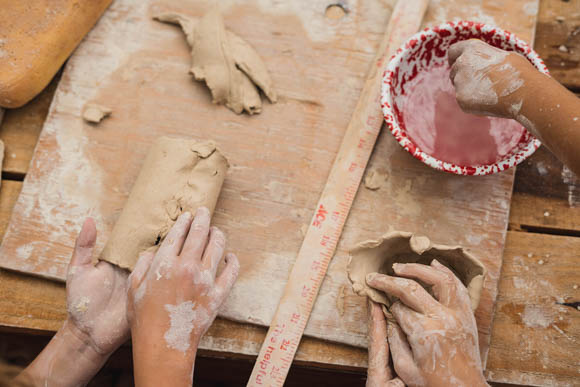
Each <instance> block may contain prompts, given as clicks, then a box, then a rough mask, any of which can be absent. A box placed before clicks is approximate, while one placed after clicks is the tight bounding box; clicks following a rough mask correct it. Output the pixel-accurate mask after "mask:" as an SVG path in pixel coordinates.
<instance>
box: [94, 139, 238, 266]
mask: <svg viewBox="0 0 580 387" xmlns="http://www.w3.org/2000/svg"><path fill="white" fill-rule="evenodd" d="M228 168H229V164H228V161H227V160H226V158H225V157H224V156H223V155H222V154H221V153H220V151H219V150H218V149H217V147H216V145H215V144H214V143H213V142H197V141H195V140H188V139H182V138H169V137H161V138H159V139H157V141H156V142H155V143H154V144H153V146H152V147H151V149H150V150H149V153H148V155H147V157H146V159H145V162H144V164H143V167H142V168H141V172H140V173H139V176H138V177H137V180H136V181H135V184H134V185H133V189H132V190H131V194H130V195H129V198H128V199H127V202H126V204H125V207H124V208H123V211H122V212H121V215H120V216H119V220H118V221H117V223H116V224H115V227H114V228H113V231H112V233H111V237H110V238H109V240H108V242H107V244H106V245H105V248H104V249H103V252H102V253H101V256H100V257H99V259H100V260H103V261H108V262H111V263H114V264H116V265H118V266H121V267H123V268H126V269H130V270H132V269H133V268H134V267H135V263H136V262H137V259H138V258H139V254H140V253H141V252H143V251H145V250H147V249H149V248H151V247H153V246H155V245H158V244H159V243H161V242H162V241H163V239H164V238H165V236H166V235H167V233H168V232H169V230H170V229H171V226H173V224H174V223H175V221H176V220H177V218H178V217H179V215H180V214H181V213H182V212H185V211H189V212H191V213H192V214H193V213H195V211H196V209H197V208H198V207H202V206H205V207H207V208H209V210H210V211H211V212H212V213H213V210H214V208H215V205H216V202H217V199H218V196H219V194H220V190H221V187H222V184H223V181H224V178H225V176H226V172H227V170H228Z"/></svg>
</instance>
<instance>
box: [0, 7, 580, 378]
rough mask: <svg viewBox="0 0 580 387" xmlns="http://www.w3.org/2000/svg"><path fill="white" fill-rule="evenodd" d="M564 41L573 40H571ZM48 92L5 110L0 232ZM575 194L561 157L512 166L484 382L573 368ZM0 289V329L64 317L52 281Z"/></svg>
mask: <svg viewBox="0 0 580 387" xmlns="http://www.w3.org/2000/svg"><path fill="white" fill-rule="evenodd" d="M579 6H580V4H579V3H578V2H571V4H570V3H563V2H560V1H551V2H545V3H543V4H542V8H541V13H540V24H539V26H538V27H539V28H540V27H543V26H544V24H545V25H548V26H551V27H552V24H553V23H560V22H557V21H556V20H555V19H554V17H555V16H558V13H560V12H561V13H562V14H564V15H566V16H567V17H570V15H572V14H573V12H570V10H574V9H576V10H577V9H578V7H579ZM558 7H570V8H568V9H566V8H564V9H563V10H560V9H559V8H558ZM574 7H576V8H574ZM554 14H555V15H554ZM545 15H549V16H545ZM576 20H578V19H576ZM550 23H552V24H550ZM563 23H564V24H566V23H572V24H571V25H570V26H568V27H567V28H569V30H570V31H572V30H573V29H574V25H575V24H574V23H573V22H570V21H564V22H563ZM577 24H578V22H577V21H576V25H577ZM545 28H547V27H545ZM539 31H542V29H540V30H539ZM564 38H566V36H564V37H563V39H564ZM542 39H546V38H545V37H543V35H542V34H540V33H539V34H538V39H537V40H536V42H538V41H541V40H542ZM568 44H569V45H571V46H573V44H576V45H577V47H578V44H577V40H576V41H575V42H572V43H568ZM537 49H538V51H539V52H540V54H541V55H542V56H544V57H548V56H549V57H551V56H553V55H562V53H561V51H559V50H558V47H551V46H548V45H547V47H542V46H540V45H537ZM566 74H568V73H566ZM51 95H52V93H51V92H50V91H48V92H46V93H43V95H42V96H40V97H39V98H37V99H36V100H35V101H34V102H33V103H31V104H30V105H28V106H26V107H24V108H22V109H19V110H15V111H10V112H8V114H7V117H6V121H5V123H4V124H3V126H2V129H1V132H0V137H1V138H2V139H3V140H4V141H5V142H6V145H7V152H6V163H5V166H4V177H5V179H6V178H9V179H8V180H4V181H3V186H2V190H1V191H0V218H1V219H2V234H3V232H4V229H5V227H6V224H7V222H8V218H9V216H10V213H11V210H12V207H13V205H14V202H15V201H16V197H17V195H18V193H19V191H20V189H21V185H22V183H21V182H20V181H17V180H21V179H22V178H23V176H24V175H25V174H26V172H27V170H28V169H27V168H28V163H29V161H30V158H31V156H32V149H33V148H34V146H35V144H36V140H37V138H38V133H39V125H40V123H42V121H43V120H44V115H45V114H46V108H47V102H48V101H50V97H51ZM265 108H268V106H266V107H265ZM577 198H580V192H578V191H577V188H576V180H575V178H574V177H572V176H571V175H569V174H568V173H567V172H566V171H565V170H564V171H562V166H561V164H559V163H558V162H556V161H555V160H554V159H553V157H551V156H550V155H549V154H548V153H547V152H546V151H543V150H540V151H539V152H538V153H537V154H536V155H535V156H534V157H533V158H532V159H531V160H530V162H528V163H526V164H525V165H523V166H522V167H520V168H519V169H518V173H517V176H516V185H515V192H514V197H513V203H512V209H511V217H510V229H511V230H512V231H509V232H508V238H507V245H506V251H505V254H504V266H503V273H504V274H503V275H502V277H501V282H500V288H499V296H498V305H497V310H496V314H495V324H494V328H493V335H492V344H491V351H490V354H489V358H488V359H489V360H488V367H487V369H488V377H489V378H490V379H491V380H495V381H505V382H513V383H518V382H519V383H531V384H547V383H551V382H554V383H560V384H562V385H570V384H573V381H574V380H575V378H577V377H578V376H579V375H578V361H577V360H576V359H577V358H578V356H577V353H578V350H577V348H576V347H577V345H575V344H576V342H577V339H578V337H580V334H579V332H578V326H579V325H578V322H579V321H578V320H579V317H578V315H579V314H580V313H579V312H578V311H576V310H575V309H573V308H572V307H568V306H563V305H559V304H557V303H556V302H565V303H570V302H574V301H578V299H579V294H578V290H577V287H576V289H575V288H574V286H575V285H577V283H575V282H574V281H575V280H576V278H577V277H578V269H576V266H577V265H574V262H575V259H577V257H576V255H575V251H577V249H578V247H580V243H579V242H578V239H576V238H574V237H573V236H577V235H580V217H579V216H578V211H576V209H575V206H576V204H577V203H576V201H577ZM547 234H560V235H547ZM577 245H578V246H577ZM538 276H541V278H542V280H541V281H539V280H538ZM0 294H1V295H2V297H1V299H0V323H1V324H2V325H3V326H5V327H12V328H20V329H24V330H34V331H54V330H56V329H57V328H58V327H59V325H60V324H61V322H62V319H63V318H64V287H63V286H62V285H60V284H57V283H54V282H51V281H46V280H42V279H39V278H34V277H28V276H22V275H19V274H14V273H9V272H5V271H3V272H0ZM560 317H561V318H562V319H560ZM264 333H265V330H264V329H263V328H259V327H256V326H252V325H245V324H238V323H233V322H230V321H226V320H218V321H217V323H216V324H214V326H213V327H212V329H210V332H209V333H208V335H207V337H206V340H205V341H204V344H203V347H204V348H211V349H214V352H212V353H215V352H218V353H219V355H220V356H223V355H230V356H240V355H254V354H255V353H256V352H257V350H258V348H259V345H260V341H261V339H262V338H263V336H264ZM206 352H207V351H206ZM210 354H211V353H210ZM575 354H576V355H575ZM297 360H298V362H299V363H306V364H309V365H313V364H318V365H319V366H324V367H332V366H339V367H340V368H341V369H360V368H361V367H364V366H365V362H366V353H365V351H364V350H361V349H356V348H352V347H348V346H345V345H337V344H330V343H326V342H323V341H320V340H315V339H309V338H306V339H305V340H304V341H303V343H302V344H301V346H300V349H299V351H298V355H297Z"/></svg>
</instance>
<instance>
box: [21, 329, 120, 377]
mask: <svg viewBox="0 0 580 387" xmlns="http://www.w3.org/2000/svg"><path fill="white" fill-rule="evenodd" d="M108 357H109V354H101V353H99V352H98V351H97V350H96V349H95V348H94V346H93V345H92V344H91V343H90V342H89V341H88V340H86V338H84V337H83V335H82V333H80V332H79V331H78V330H77V329H76V328H74V327H73V326H72V324H70V323H69V322H68V321H65V323H64V325H63V326H62V328H61V329H60V330H59V331H58V332H57V333H56V335H54V337H53V338H52V340H51V341H50V342H49V343H48V345H47V346H46V347H45V348H44V349H43V350H42V352H41V353H40V354H39V355H38V357H37V358H36V359H34V361H33V362H32V363H31V364H30V365H29V366H28V367H27V368H26V369H25V370H24V371H23V372H22V374H21V375H19V376H18V377H17V378H16V380H27V381H32V383H33V385H35V386H83V385H86V384H87V383H88V382H89V381H90V380H91V379H92V378H93V376H95V374H96V373H97V372H98V371H99V370H100V369H101V367H102V366H103V364H104V363H105V361H106V360H107V359H108Z"/></svg>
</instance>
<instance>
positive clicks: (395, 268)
mask: <svg viewBox="0 0 580 387" xmlns="http://www.w3.org/2000/svg"><path fill="white" fill-rule="evenodd" d="M404 268H405V265H403V264H401V263H393V271H394V272H398V271H400V270H403V269H404Z"/></svg>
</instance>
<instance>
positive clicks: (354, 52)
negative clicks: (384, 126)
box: [0, 0, 538, 363]
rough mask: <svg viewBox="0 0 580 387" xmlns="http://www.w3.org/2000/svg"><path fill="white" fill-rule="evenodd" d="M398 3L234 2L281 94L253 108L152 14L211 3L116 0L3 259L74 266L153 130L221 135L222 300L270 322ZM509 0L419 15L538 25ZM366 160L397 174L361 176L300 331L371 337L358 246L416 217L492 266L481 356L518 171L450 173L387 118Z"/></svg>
mask: <svg viewBox="0 0 580 387" xmlns="http://www.w3.org/2000/svg"><path fill="white" fill-rule="evenodd" d="M393 3H394V1H387V2H383V3H382V2H377V1H366V0H360V1H358V2H356V3H354V2H353V4H352V5H350V6H349V7H350V8H349V13H347V14H346V15H345V16H344V18H342V19H340V20H334V19H330V18H327V17H326V16H325V13H324V12H323V11H324V9H325V6H320V7H319V6H318V5H317V3H312V2H310V1H304V3H299V2H292V4H293V5H292V6H290V5H288V4H289V3H277V2H272V1H266V2H265V1H261V2H260V1H248V2H243V3H238V2H235V1H234V2H232V3H231V4H229V3H223V5H222V8H223V13H224V18H225V22H226V25H228V26H229V28H231V29H232V30H233V31H235V32H237V33H238V34H240V35H242V36H244V37H245V38H246V39H247V40H248V41H250V42H251V43H252V44H253V45H254V46H255V47H256V49H257V51H258V52H259V53H260V54H261V55H262V57H263V58H264V61H265V63H266V64H267V66H269V69H270V72H271V74H272V77H273V79H274V84H275V85H276V87H277V90H278V94H279V95H280V101H279V102H278V103H277V104H275V105H266V106H264V108H263V112H262V113H261V114H259V115H257V116H253V117H250V116H247V115H235V114H233V113H232V112H231V111H229V110H228V109H225V108H224V107H223V106H216V105H212V104H210V103H209V100H208V96H207V89H206V88H205V87H204V86H203V85H202V84H200V83H199V82H192V81H191V77H190V75H189V74H188V73H187V69H188V68H189V66H190V60H191V58H190V54H189V51H188V49H187V45H186V43H185V39H184V37H183V33H182V32H181V31H180V30H179V29H177V28H175V27H173V26H168V25H165V24H161V23H158V22H155V21H153V20H152V16H153V15H155V14H156V13H158V12H164V11H167V10H171V11H175V10H178V11H182V12H188V13H189V14H191V15H193V16H197V17H199V16H201V15H203V14H204V12H206V11H207V9H208V7H209V3H204V2H199V1H188V2H181V3H179V6H177V5H176V3H175V2H171V1H168V0H151V1H141V0H117V1H115V2H114V3H113V4H112V5H111V7H110V8H109V9H108V10H107V12H106V13H105V14H104V15H103V17H102V18H101V20H100V21H99V23H98V24H97V25H96V26H95V28H94V29H93V30H92V31H91V32H90V33H89V35H88V36H87V37H86V39H85V40H84V42H83V43H82V44H81V45H80V46H79V48H78V49H77V50H76V52H75V54H74V55H73V57H72V58H71V59H70V60H69V62H68V64H67V66H66V68H65V70H64V72H63V76H62V79H61V81H60V83H59V85H58V88H57V90H56V93H55V97H54V100H53V104H52V107H51V109H50V112H49V115H48V118H47V120H46V122H45V124H44V127H43V131H42V133H41V135H40V138H39V142H38V145H37V147H36V150H35V154H34V157H33V159H32V162H31V169H30V171H29V173H28V175H27V177H26V180H25V182H24V186H23V189H22V192H21V195H20V197H19V199H18V201H17V204H16V207H15V213H17V214H19V216H13V217H12V220H11V222H10V224H9V227H8V229H7V232H6V236H5V238H4V240H3V243H2V246H1V248H0V267H4V268H8V269H12V270H17V271H22V272H26V273H32V274H36V275H40V276H43V277H48V278H52V279H60V280H63V279H64V278H65V277H66V269H67V266H68V262H69V259H70V254H71V250H72V246H73V244H74V239H75V237H76V234H77V232H78V229H79V225H80V223H81V220H82V219H83V218H84V217H86V216H88V215H90V216H92V217H93V218H94V219H95V220H96V223H97V228H98V230H99V233H100V237H99V238H98V241H97V250H100V247H101V246H102V245H103V244H104V241H106V240H107V239H108V235H109V233H110V231H111V229H112V227H113V225H114V223H115V221H116V220H117V218H118V216H119V212H120V211H121V209H122V208H123V205H124V203H125V200H126V198H127V195H128V193H129V192H130V190H131V187H132V185H133V182H134V181H135V178H136V176H137V174H138V172H139V170H140V167H141V164H142V161H143V158H144V156H145V154H146V152H147V150H148V148H149V147H150V145H151V143H152V142H153V141H154V139H156V138H157V137H158V136H160V135H167V134H171V135H179V136H186V137H194V138H200V139H207V138H211V139H213V140H215V141H216V142H217V143H218V144H219V146H220V148H221V150H222V151H223V153H224V154H225V155H227V157H228V158H229V160H230V163H231V164H232V168H231V169H230V171H229V173H228V176H227V178H226V181H225V183H224V188H223V191H222V194H221V196H220V199H219V202H218V204H217V207H216V213H215V215H214V218H213V222H214V224H215V225H217V226H219V227H220V228H222V229H223V230H224V231H225V232H226V234H227V235H228V238H229V244H230V246H232V247H233V248H234V249H235V251H236V253H237V254H238V256H239V258H240V262H241V271H240V276H239V278H238V280H237V282H236V284H235V286H234V288H233V289H232V291H231V293H230V295H229V296H228V298H227V300H226V301H225V303H224V305H223V307H222V308H221V310H220V312H219V315H220V316H221V317H224V318H228V319H231V320H235V321H241V322H245V323H253V324H259V325H264V326H266V325H268V324H269V323H270V321H271V319H272V316H273V314H274V311H275V310H276V307H277V304H278V300H279V299H280V297H281V296H282V292H283V289H284V285H285V283H286V280H287V278H288V273H289V270H290V268H291V266H292V264H293V262H294V259H295V257H296V254H297V252H298V250H299V248H300V246H301V244H302V240H303V234H302V232H301V231H302V230H303V228H304V227H305V226H306V225H307V224H308V222H309V221H310V219H311V217H312V214H313V211H314V207H315V205H316V203H317V200H318V198H319V196H320V193H321V191H322V189H323V187H324V185H325V183H326V179H327V178H328V174H329V171H330V168H331V166H332V163H333V161H334V158H335V157H336V153H337V150H338V147H339V145H340V142H341V141H342V138H343V134H344V130H345V129H346V127H347V125H348V122H349V120H350V117H351V115H352V111H353V108H354V106H355V104H356V102H357V100H358V98H359V94H360V91H361V87H362V85H363V82H364V80H365V75H366V73H367V72H368V71H369V65H370V63H371V61H372V58H373V57H374V55H375V52H376V49H377V45H378V43H379V41H380V40H382V35H383V34H384V31H385V28H386V23H387V21H388V19H389V16H390V12H391V5H392V4H393ZM500 3H503V2H502V1H497V0H486V1H481V0H470V1H459V0H457V1H437V0H433V1H431V3H430V4H431V7H430V10H429V11H428V12H427V15H426V16H425V20H424V25H427V26H429V25H433V24H440V23H443V22H445V21H447V20H458V19H459V20H461V19H463V20H465V19H471V20H475V21H483V22H489V23H491V24H496V25H500V26H502V27H504V28H506V29H508V30H510V31H512V32H514V33H515V34H516V35H518V36H520V37H521V38H523V39H524V40H528V41H530V40H532V39H533V32H534V29H535V19H536V14H537V4H538V1H537V0H512V1H511V2H510V7H499V5H500ZM298 4H302V6H301V7H297V5H298ZM249 26H252V27H251V28H249ZM89 102H96V103H99V104H102V105H105V106H111V107H112V108H113V109H114V113H113V115H112V117H111V118H108V119H106V120H105V121H103V122H102V123H101V124H99V125H98V127H95V126H94V125H90V124H87V123H85V122H83V120H82V119H81V117H80V116H81V112H82V109H83V106H84V105H85V104H86V103H89ZM368 169H369V170H373V169H377V170H382V171H383V172H386V174H387V176H388V178H387V179H386V182H385V184H384V187H383V188H381V189H379V190H376V191H371V190H368V189H364V188H363V189H360V190H359V191H358V193H357V196H356V199H355V201H354V204H353V208H352V210H351V212H350V215H349V217H348V221H347V223H346V225H345V228H344V231H343V233H342V236H341V239H340V243H339V245H338V248H337V252H336V254H335V256H334V257H333V259H332V262H331V264H330V266H329V268H328V272H327V275H326V277H325V279H324V282H323V284H322V287H321V289H320V292H319V294H318V298H317V300H316V303H315V305H314V309H313V312H312V315H311V317H310V319H309V321H308V324H307V326H306V329H305V334H306V335H309V336H312V337H318V338H323V339H325V340H328V341H333V342H340V343H344V344H349V345H353V346H358V347H362V348H366V345H367V327H366V324H361V321H364V320H365V318H366V305H365V303H366V301H365V299H364V298H362V297H359V296H357V295H355V294H354V293H353V292H352V289H351V286H350V283H349V282H348V279H347V276H346V264H347V261H348V250H349V249H351V248H352V247H354V246H355V245H356V244H357V243H359V242H361V241H365V240H368V239H376V238H378V237H380V236H381V235H383V234H384V233H386V232H388V231H393V230H401V231H412V232H414V233H417V234H422V235H427V236H428V237H429V238H431V240H433V241H434V242H435V243H439V244H447V245H461V246H463V247H465V248H467V249H468V250H469V251H471V252H472V253H473V254H474V255H475V256H477V257H479V258H480V259H481V261H482V262H483V263H484V265H485V266H486V268H487V276H486V278H485V280H484V290H483V292H482V296H481V301H480V305H479V308H478V310H477V311H476V319H477V322H478V328H479V339H480V349H481V352H482V359H483V361H484V363H485V360H486V356H487V351H488V348H489V340H490V331H491V320H492V314H493V308H494V302H495V299H496V295H497V284H498V278H499V272H500V268H501V261H502V252H503V248H504V243H505V235H506V234H505V233H506V229H507V223H508V214H509V203H510V198H511V190H512V184H513V176H514V171H513V170H511V171H507V172H506V173H501V174H495V175H490V176H485V177H478V178H468V177H467V178H466V177H463V176H456V175H452V174H445V173H440V172H438V171H436V170H434V169H431V168H427V167H425V165H424V164H422V163H421V162H419V161H418V160H416V159H414V158H412V157H411V155H410V154H409V153H407V152H405V151H404V150H403V149H402V148H401V147H400V146H399V145H398V144H397V142H396V141H395V140H394V138H393V137H392V136H391V135H390V133H389V132H388V131H386V130H385V131H383V132H382V133H381V135H380V136H379V139H378V141H377V145H376V146H375V150H374V153H373V155H372V157H371V160H370V162H369V167H368ZM152 183H153V184H154V182H152ZM442 208H443V209H444V211H442ZM208 348H210V349H228V348H227V347H218V346H215V345H210V344H208ZM246 351H247V349H246Z"/></svg>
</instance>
